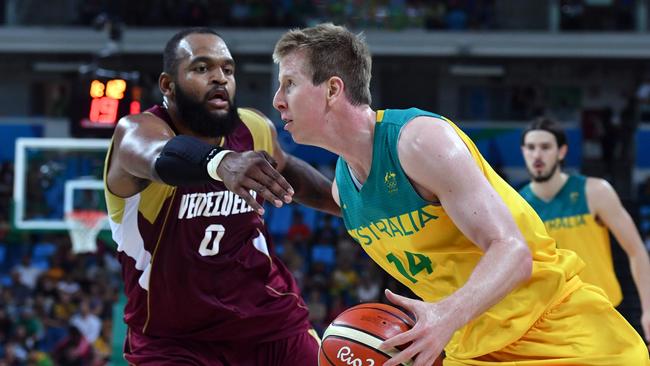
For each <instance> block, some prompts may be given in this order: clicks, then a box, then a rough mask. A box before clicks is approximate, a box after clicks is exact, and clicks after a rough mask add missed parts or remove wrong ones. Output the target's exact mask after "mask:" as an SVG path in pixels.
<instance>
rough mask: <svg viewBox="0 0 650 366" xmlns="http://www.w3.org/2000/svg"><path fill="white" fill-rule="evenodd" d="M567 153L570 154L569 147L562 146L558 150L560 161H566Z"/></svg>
mask: <svg viewBox="0 0 650 366" xmlns="http://www.w3.org/2000/svg"><path fill="white" fill-rule="evenodd" d="M567 152H569V145H567V144H564V145H562V146H560V149H559V150H558V158H560V160H564V158H565V157H566V154H567Z"/></svg>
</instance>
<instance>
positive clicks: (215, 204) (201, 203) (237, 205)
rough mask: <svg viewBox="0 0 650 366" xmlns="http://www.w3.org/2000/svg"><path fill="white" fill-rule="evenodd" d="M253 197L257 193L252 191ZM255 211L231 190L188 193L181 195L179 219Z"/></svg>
mask: <svg viewBox="0 0 650 366" xmlns="http://www.w3.org/2000/svg"><path fill="white" fill-rule="evenodd" d="M250 194H251V195H252V196H253V197H256V196H257V193H256V192H254V191H250ZM251 211H253V208H252V207H251V206H249V205H248V204H247V203H246V201H244V200H243V199H242V198H241V197H239V196H238V195H237V194H235V193H233V192H231V191H220V192H195V193H186V194H184V195H183V197H181V205H180V207H179V209H178V218H179V219H191V218H194V217H212V216H228V215H235V214H242V213H247V212H251Z"/></svg>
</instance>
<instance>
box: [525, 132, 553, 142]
mask: <svg viewBox="0 0 650 366" xmlns="http://www.w3.org/2000/svg"><path fill="white" fill-rule="evenodd" d="M524 142H525V143H527V144H529V143H532V144H543V143H554V142H555V136H554V135H553V134H552V133H550V132H548V131H545V130H532V131H529V132H528V133H527V134H526V138H525V139H524Z"/></svg>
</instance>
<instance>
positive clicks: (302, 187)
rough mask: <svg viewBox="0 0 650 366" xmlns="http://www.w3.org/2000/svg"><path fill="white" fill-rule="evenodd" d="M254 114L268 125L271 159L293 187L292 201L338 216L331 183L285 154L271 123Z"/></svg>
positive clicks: (303, 162)
mask: <svg viewBox="0 0 650 366" xmlns="http://www.w3.org/2000/svg"><path fill="white" fill-rule="evenodd" d="M256 112H257V113H258V114H259V115H260V116H262V117H264V119H265V120H266V121H267V123H268V124H269V127H270V129H271V137H272V139H273V158H274V159H275V161H277V170H278V171H279V172H281V173H282V175H283V176H284V177H285V178H286V180H287V181H288V182H289V183H290V184H291V186H292V187H293V189H294V191H295V194H294V199H295V200H296V201H297V202H299V203H301V204H304V205H306V206H309V207H312V208H315V209H317V210H320V211H324V212H327V213H330V214H333V215H337V216H340V215H341V210H340V208H339V206H338V204H337V203H336V202H335V201H334V199H333V198H332V182H331V181H330V180H329V179H327V178H326V177H325V176H324V175H323V174H321V172H319V171H318V170H317V169H316V168H314V167H313V166H311V165H309V164H307V163H306V162H305V161H303V160H302V159H300V158H297V157H295V156H293V155H291V154H288V153H287V152H285V151H284V150H283V149H282V146H281V145H280V143H279V142H278V133H277V131H276V129H275V125H273V122H271V120H270V119H268V118H267V117H266V116H265V115H264V114H262V113H261V112H260V111H256Z"/></svg>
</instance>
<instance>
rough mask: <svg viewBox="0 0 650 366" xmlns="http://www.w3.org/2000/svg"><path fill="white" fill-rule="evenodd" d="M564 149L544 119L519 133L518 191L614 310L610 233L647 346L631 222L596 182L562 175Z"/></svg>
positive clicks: (648, 326) (648, 307) (642, 275)
mask: <svg viewBox="0 0 650 366" xmlns="http://www.w3.org/2000/svg"><path fill="white" fill-rule="evenodd" d="M567 150H568V144H567V138H566V134H565V133H564V131H563V130H562V128H561V127H560V126H559V125H558V124H557V123H556V122H554V121H552V120H551V119H548V118H539V119H537V120H535V121H534V122H533V123H531V125H530V126H529V127H528V128H527V129H526V130H525V131H524V133H523V134H522V139H521V151H522V154H523V155H524V159H525V160H526V166H527V168H528V171H529V172H530V175H531V182H530V184H528V185H526V186H525V187H524V188H522V190H521V191H520V192H519V193H521V195H522V197H524V199H526V201H528V203H530V205H531V206H532V207H533V208H534V209H535V211H536V212H537V213H538V214H539V215H540V217H541V218H542V220H543V221H544V223H545V224H546V229H547V230H548V233H549V234H550V235H551V236H552V237H553V239H555V241H556V243H557V246H558V248H563V249H570V250H573V251H575V252H576V253H577V254H578V256H580V258H581V259H582V260H584V261H585V263H586V267H585V269H584V270H583V271H582V272H580V278H582V279H583V280H584V281H585V282H588V283H591V284H593V285H596V286H598V287H600V288H602V289H603V290H604V291H605V293H606V294H607V296H608V297H609V299H610V301H611V302H612V304H614V306H618V304H620V303H621V299H622V294H621V287H620V285H619V284H618V280H617V279H616V273H615V272H614V265H613V262H612V253H611V247H610V243H609V232H608V230H611V231H612V233H613V234H614V236H615V237H616V240H617V241H618V242H619V243H620V244H621V247H623V250H625V253H627V256H628V259H629V262H630V272H631V273H632V277H633V278H634V282H635V283H636V288H637V291H638V293H639V297H640V299H641V308H642V311H643V312H642V316H641V326H642V328H643V332H644V333H645V338H646V341H648V342H650V260H648V252H647V251H646V249H645V246H644V245H643V242H642V241H641V236H640V235H639V232H638V231H637V230H636V227H635V226H634V222H633V221H632V218H631V217H630V215H629V214H628V213H627V211H626V210H625V208H624V207H623V205H622V204H621V201H620V199H619V198H618V195H617V194H616V192H615V191H614V189H613V188H612V186H611V185H610V184H609V183H608V182H607V181H605V180H604V179H600V178H593V177H584V176H581V175H569V174H566V173H564V172H563V171H562V160H564V157H565V156H566V154H567Z"/></svg>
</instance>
